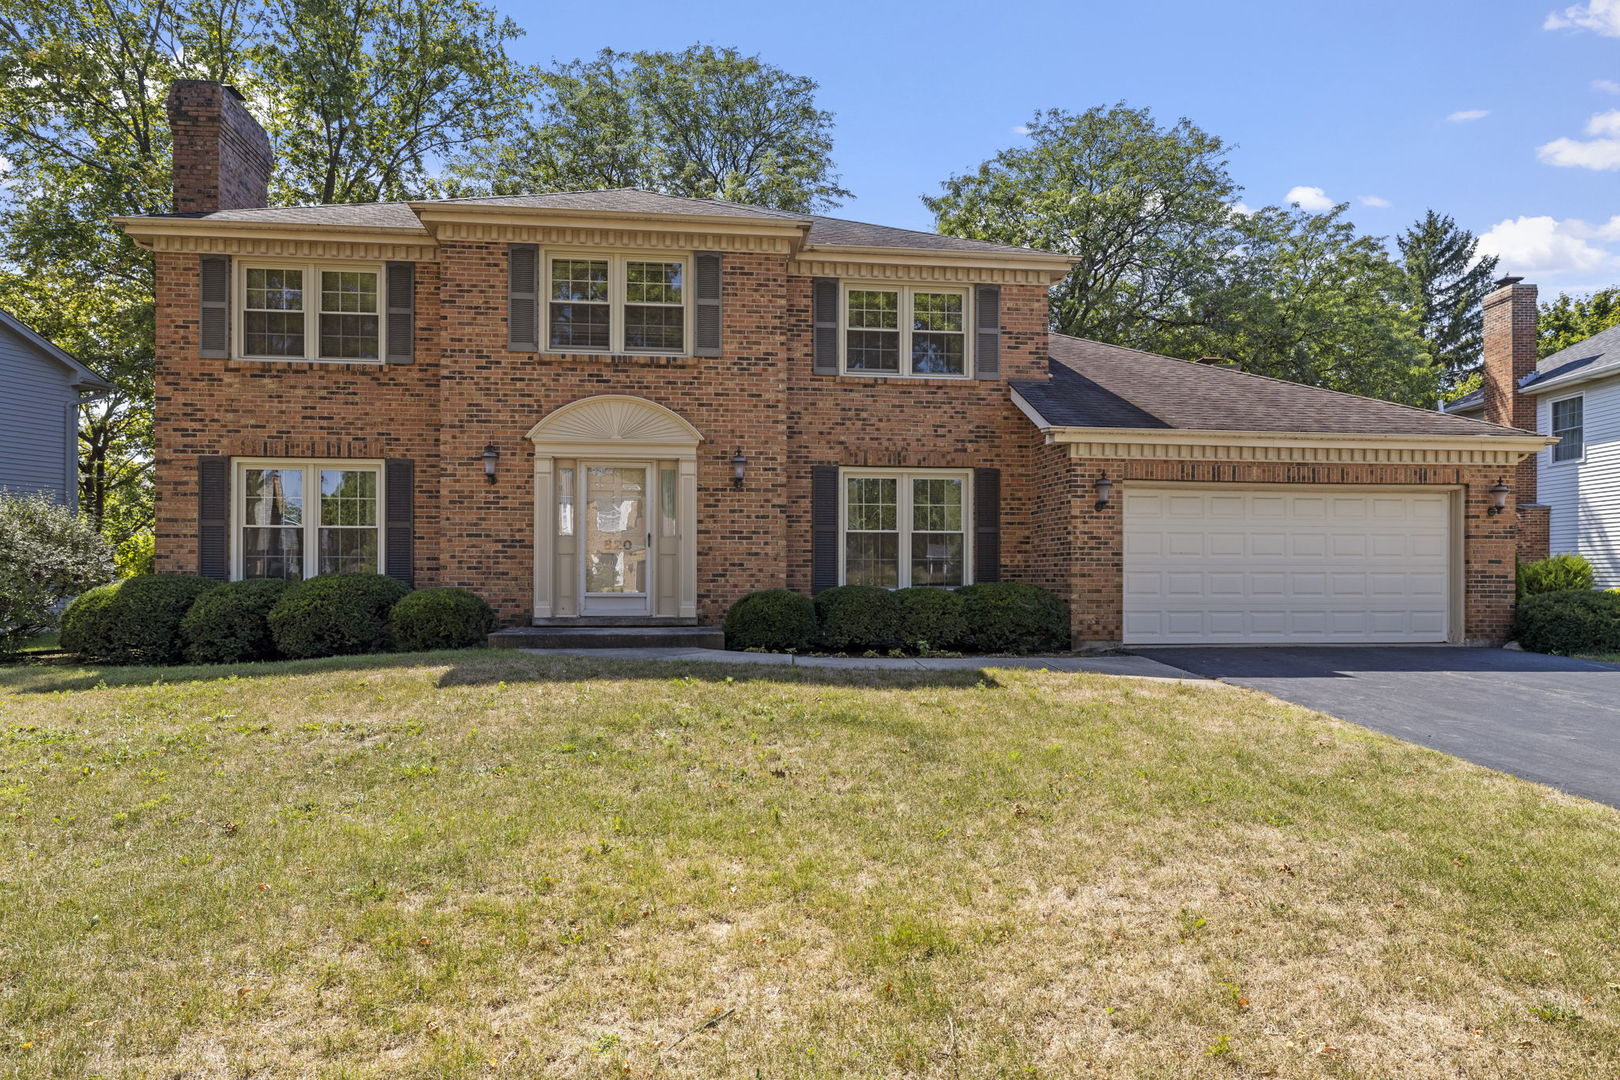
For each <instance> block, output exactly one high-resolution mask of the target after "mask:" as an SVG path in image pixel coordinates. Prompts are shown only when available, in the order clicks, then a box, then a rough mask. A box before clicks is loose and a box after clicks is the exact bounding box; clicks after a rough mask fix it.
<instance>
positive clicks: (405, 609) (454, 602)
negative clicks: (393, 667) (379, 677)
mask: <svg viewBox="0 0 1620 1080" xmlns="http://www.w3.org/2000/svg"><path fill="white" fill-rule="evenodd" d="M388 622H389V629H390V631H391V632H392V634H393V638H394V648H396V649H399V650H400V651H402V652H421V651H425V650H428V649H465V648H467V647H469V646H472V645H482V644H484V643H485V641H486V639H487V638H488V637H489V634H490V631H492V630H494V629H495V611H494V609H493V608H491V607H490V606H489V605H488V604H487V603H485V602H484V598H483V597H481V596H477V595H474V594H473V593H470V592H468V591H467V590H466V589H418V590H417V591H416V592H413V593H411V594H409V595H408V596H405V597H404V598H402V599H401V600H400V601H399V603H397V604H395V605H394V610H393V612H392V613H390V615H389V617H388Z"/></svg>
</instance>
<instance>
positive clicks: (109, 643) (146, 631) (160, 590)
mask: <svg viewBox="0 0 1620 1080" xmlns="http://www.w3.org/2000/svg"><path fill="white" fill-rule="evenodd" d="M218 587H219V582H217V581H209V580H208V579H207V578H200V577H197V576H196V575H195V574H141V575H140V576H138V577H132V578H125V579H124V580H123V581H120V582H117V583H116V584H113V585H108V586H105V590H106V591H105V594H104V595H95V596H92V595H91V593H86V594H85V595H84V596H83V597H80V599H79V602H76V603H75V604H74V607H75V608H79V609H80V610H78V611H73V610H72V609H69V614H68V617H67V618H66V620H65V625H64V627H63V643H62V647H63V648H65V649H69V650H70V651H72V652H74V653H76V654H77V655H78V656H80V657H81V658H83V659H85V660H93V661H97V662H99V663H104V664H177V663H179V662H180V658H181V655H182V651H183V642H182V641H181V638H180V621H181V620H182V619H184V618H185V617H186V612H188V611H190V610H191V605H192V604H193V603H195V602H196V600H197V598H198V597H199V596H201V595H203V594H204V593H206V592H208V591H209V590H210V589H215V588H218ZM92 592H93V593H96V594H101V593H102V590H100V589H96V590H92ZM81 604H82V605H83V606H82V607H81Z"/></svg>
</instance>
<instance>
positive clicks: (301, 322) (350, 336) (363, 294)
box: [236, 260, 383, 362]
mask: <svg viewBox="0 0 1620 1080" xmlns="http://www.w3.org/2000/svg"><path fill="white" fill-rule="evenodd" d="M381 280H382V269H381V267H379V266H375V265H373V266H347V265H345V266H331V265H325V264H319V263H299V264H290V263H270V264H263V265H261V264H256V263H252V262H247V261H245V260H244V261H243V262H242V263H241V269H240V274H239V277H238V279H237V296H238V297H239V304H240V308H241V319H240V320H239V325H240V326H241V339H240V341H239V342H238V343H237V349H236V352H237V355H239V356H242V357H246V358H248V359H254V360H328V361H361V362H376V361H378V360H380V359H381V357H382V355H383V352H382V345H383V342H382V310H381V300H380V296H381V291H380V289H379V282H380V281H381Z"/></svg>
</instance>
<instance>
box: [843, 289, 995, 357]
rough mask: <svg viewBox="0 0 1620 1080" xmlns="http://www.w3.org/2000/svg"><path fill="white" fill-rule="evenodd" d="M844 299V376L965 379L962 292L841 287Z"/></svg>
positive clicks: (963, 292)
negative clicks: (907, 376)
mask: <svg viewBox="0 0 1620 1080" xmlns="http://www.w3.org/2000/svg"><path fill="white" fill-rule="evenodd" d="M843 297H844V307H843V311H844V333H843V349H844V371H845V372H846V373H848V374H851V375H902V376H905V375H909V376H919V377H925V378H938V377H947V378H948V377H956V376H966V375H967V374H968V367H967V297H968V294H967V290H966V289H949V288H940V287H937V286H924V287H912V286H876V285H846V286H845V287H844V294H843Z"/></svg>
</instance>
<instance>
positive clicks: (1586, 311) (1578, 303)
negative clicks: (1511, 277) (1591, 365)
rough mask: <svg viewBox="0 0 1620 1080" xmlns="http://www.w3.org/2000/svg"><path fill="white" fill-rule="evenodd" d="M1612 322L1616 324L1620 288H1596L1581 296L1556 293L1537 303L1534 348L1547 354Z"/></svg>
mask: <svg viewBox="0 0 1620 1080" xmlns="http://www.w3.org/2000/svg"><path fill="white" fill-rule="evenodd" d="M1612 326H1620V288H1613V289H1599V290H1598V291H1597V292H1595V293H1593V294H1592V295H1591V296H1585V297H1578V296H1571V295H1569V294H1568V293H1559V294H1558V297H1557V299H1555V300H1552V301H1549V302H1544V303H1543V304H1542V305H1541V323H1540V327H1541V332H1540V338H1539V339H1538V341H1537V342H1536V351H1537V353H1538V354H1540V355H1541V356H1544V357H1545V356H1551V355H1552V354H1553V353H1555V352H1558V351H1560V350H1562V349H1567V348H1569V347H1570V346H1571V345H1575V344H1578V343H1580V342H1582V341H1585V340H1586V339H1587V338H1589V337H1591V336H1592V335H1593V334H1596V333H1599V332H1600V331H1603V330H1607V329H1609V328H1610V327H1612Z"/></svg>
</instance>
